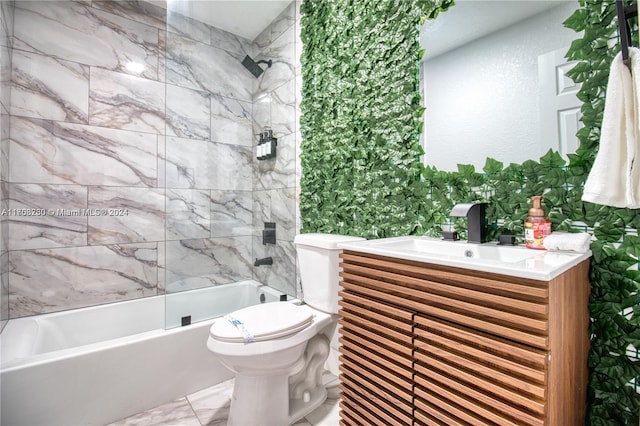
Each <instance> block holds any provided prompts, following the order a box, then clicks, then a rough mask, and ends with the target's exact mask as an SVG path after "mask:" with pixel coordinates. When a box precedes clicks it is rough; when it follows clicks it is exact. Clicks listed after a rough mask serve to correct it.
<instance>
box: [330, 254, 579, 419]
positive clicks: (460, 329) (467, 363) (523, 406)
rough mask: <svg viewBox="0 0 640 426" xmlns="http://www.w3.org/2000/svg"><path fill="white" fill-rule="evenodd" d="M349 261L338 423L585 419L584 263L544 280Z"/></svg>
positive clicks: (347, 257)
mask: <svg viewBox="0 0 640 426" xmlns="http://www.w3.org/2000/svg"><path fill="white" fill-rule="evenodd" d="M341 258H342V262H341V266H342V272H341V277H342V283H341V284H342V288H343V290H342V291H341V293H340V296H341V301H340V306H341V309H340V327H341V328H340V333H341V336H340V342H341V349H340V352H341V356H340V360H341V366H340V379H341V385H340V386H341V397H342V401H341V424H343V425H368V424H371V425H374V424H375V425H379V424H393V425H396V424H397V425H412V424H415V425H549V426H556V425H562V426H565V425H567V426H571V425H581V424H583V421H584V414H585V400H586V385H587V353H588V349H589V341H588V335H587V330H588V321H589V315H588V311H587V303H588V297H589V288H590V287H589V281H588V261H585V262H582V263H581V264H579V265H577V266H575V267H574V268H572V269H570V270H569V271H566V272H564V273H562V274H561V275H559V276H558V277H556V278H554V279H553V280H551V281H537V280H530V279H523V278H516V277H510V276H505V275H498V274H490V273H483V272H478V271H472V270H464V269H459V268H450V267H443V266H438V265H430V264H425V263H420V262H413V261H405V260H401V259H394V258H388V257H382V256H376V255H370V254H364V253H358V252H353V251H345V252H344V253H342V255H341Z"/></svg>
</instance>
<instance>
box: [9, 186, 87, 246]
mask: <svg viewBox="0 0 640 426" xmlns="http://www.w3.org/2000/svg"><path fill="white" fill-rule="evenodd" d="M9 208H10V209H11V210H14V209H24V210H25V211H28V212H31V213H32V214H29V215H27V214H25V215H12V216H10V217H9V218H8V220H9V226H10V227H11V234H10V241H9V244H10V247H11V250H25V249H37V248H53V247H74V246H84V245H86V244H87V217H86V216H85V214H84V213H85V211H86V209H87V188H86V187H84V186H79V185H46V184H28V183H24V184H21V183H12V184H9ZM40 211H44V212H46V213H45V214H41V213H40ZM33 213H36V214H35V215H33Z"/></svg>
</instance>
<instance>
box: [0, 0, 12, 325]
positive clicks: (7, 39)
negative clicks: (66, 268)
mask: <svg viewBox="0 0 640 426" xmlns="http://www.w3.org/2000/svg"><path fill="white" fill-rule="evenodd" d="M13 7H14V3H13V1H3V2H0V212H1V211H5V213H6V209H7V208H8V207H9V203H8V194H9V186H8V180H9V176H8V172H9V130H10V129H9V123H10V120H9V108H10V104H11V57H12V50H11V46H12V43H13ZM8 219H9V218H8V215H6V214H0V332H1V331H2V329H3V328H4V326H5V324H6V322H7V319H8V318H9V279H8V278H9V221H8Z"/></svg>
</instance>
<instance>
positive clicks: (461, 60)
mask: <svg viewBox="0 0 640 426" xmlns="http://www.w3.org/2000/svg"><path fill="white" fill-rule="evenodd" d="M578 6H579V3H578V2H577V1H575V2H574V1H534V0H518V1H503V0H498V1H495V0H493V1H485V0H459V1H456V3H455V5H454V6H452V7H451V8H450V9H449V10H448V11H446V12H442V13H440V14H439V15H438V17H437V18H436V19H434V20H430V21H427V22H426V23H425V24H424V25H423V27H422V29H421V35H420V41H421V45H422V47H423V49H425V55H424V57H423V58H422V60H421V70H422V75H421V77H422V90H423V99H424V104H425V107H426V111H425V114H424V124H425V125H424V131H423V135H422V136H423V143H424V148H425V156H424V162H425V164H426V165H429V166H436V167H437V168H438V169H440V170H447V171H455V170H457V164H472V165H474V166H475V167H476V170H482V167H483V166H484V164H485V161H486V158H487V157H491V158H494V159H496V160H498V161H501V162H503V163H504V164H505V166H506V165H508V164H510V163H522V162H524V161H526V160H529V159H533V160H538V159H539V158H540V157H541V156H542V155H544V154H545V153H546V152H547V151H548V150H549V149H553V150H555V151H559V152H560V153H561V154H562V155H564V156H566V154H568V153H571V152H574V151H575V149H576V148H577V146H578V140H577V138H576V137H575V133H576V132H577V130H578V129H579V126H580V122H579V118H580V106H581V102H580V101H579V100H578V99H577V97H576V92H577V91H578V89H579V86H577V85H575V84H574V83H573V81H572V80H571V79H570V78H568V77H566V75H565V73H566V71H567V70H569V69H571V67H572V66H573V64H572V63H567V62H566V59H564V55H565V53H566V52H567V50H568V48H569V46H570V45H571V42H572V41H573V40H574V39H576V38H578V37H579V35H578V34H576V33H575V32H574V31H573V30H571V29H567V28H565V27H564V26H563V24H562V23H563V22H564V21H565V20H566V19H567V18H568V17H569V16H571V14H572V13H573V12H574V11H575V10H576V9H577V8H578Z"/></svg>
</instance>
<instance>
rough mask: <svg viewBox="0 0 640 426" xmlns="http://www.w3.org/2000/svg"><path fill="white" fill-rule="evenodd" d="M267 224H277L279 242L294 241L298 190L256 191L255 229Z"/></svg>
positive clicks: (254, 205)
mask: <svg viewBox="0 0 640 426" xmlns="http://www.w3.org/2000/svg"><path fill="white" fill-rule="evenodd" d="M265 222H275V223H276V235H277V239H278V240H279V241H280V240H282V241H293V239H294V237H295V235H296V188H282V189H272V190H266V191H255V193H254V201H253V226H254V229H262V228H263V227H264V223H265Z"/></svg>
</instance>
